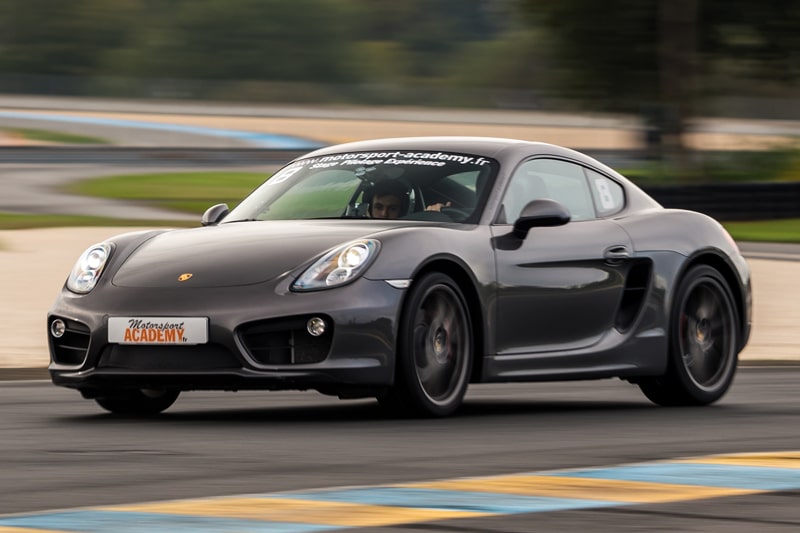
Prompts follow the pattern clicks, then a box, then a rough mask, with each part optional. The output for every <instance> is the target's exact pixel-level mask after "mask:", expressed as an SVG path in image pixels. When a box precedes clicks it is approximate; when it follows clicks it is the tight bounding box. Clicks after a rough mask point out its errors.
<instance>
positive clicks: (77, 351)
mask: <svg viewBox="0 0 800 533" xmlns="http://www.w3.org/2000/svg"><path fill="white" fill-rule="evenodd" d="M56 318H58V317H51V318H50V323H48V324H47V331H48V334H50V333H49V332H50V324H51V323H52V322H53V320H55V319H56ZM61 320H63V321H64V323H65V324H66V325H67V328H66V331H65V332H64V335H62V336H61V337H59V338H55V337H53V335H52V334H50V341H51V342H52V346H53V362H54V363H56V364H59V365H70V366H78V365H81V364H83V361H84V360H85V359H86V352H87V351H88V350H89V340H90V339H91V335H90V333H89V326H87V325H86V324H82V323H80V322H76V321H75V320H67V319H65V318H62V319H61Z"/></svg>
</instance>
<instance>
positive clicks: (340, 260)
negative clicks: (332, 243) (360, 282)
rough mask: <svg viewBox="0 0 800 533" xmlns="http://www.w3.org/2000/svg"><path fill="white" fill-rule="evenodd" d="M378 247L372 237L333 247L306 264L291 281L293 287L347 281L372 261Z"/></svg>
mask: <svg viewBox="0 0 800 533" xmlns="http://www.w3.org/2000/svg"><path fill="white" fill-rule="evenodd" d="M380 247H381V244H380V242H378V241H376V240H374V239H362V240H359V241H353V242H349V243H347V244H345V245H343V246H340V247H338V248H335V249H333V250H331V251H330V252H328V253H327V254H325V255H324V256H323V257H322V258H321V259H319V260H318V261H317V262H315V263H314V264H313V265H311V266H310V267H308V268H307V269H306V270H305V271H304V272H303V273H302V274H301V275H300V277H298V278H297V280H295V282H294V283H293V284H292V289H293V290H296V291H312V290H317V289H329V288H331V287H338V286H340V285H344V284H345V283H350V282H351V281H353V280H354V279H356V278H357V277H358V276H360V275H361V273H362V272H364V270H365V269H366V268H367V267H368V266H369V264H370V263H372V261H373V260H374V259H375V257H376V256H377V255H378V250H379V249H380Z"/></svg>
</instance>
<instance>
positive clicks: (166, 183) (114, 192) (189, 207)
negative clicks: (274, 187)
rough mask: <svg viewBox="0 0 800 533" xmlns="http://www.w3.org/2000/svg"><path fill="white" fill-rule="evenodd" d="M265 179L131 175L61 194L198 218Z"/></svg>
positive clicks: (244, 174)
mask: <svg viewBox="0 0 800 533" xmlns="http://www.w3.org/2000/svg"><path fill="white" fill-rule="evenodd" d="M266 178H267V175H266V174H261V173H256V172H178V173H163V174H133V175H122V176H111V177H106V178H96V179H90V180H84V181H79V182H75V183H71V184H69V185H67V186H66V187H65V188H64V190H65V191H66V192H69V193H71V194H79V195H83V196H97V197H101V198H114V199H119V200H129V201H139V202H144V203H147V204H148V205H152V206H155V207H161V208H165V209H173V210H176V211H182V212H186V213H194V214H198V215H200V214H202V213H203V212H204V211H205V210H206V209H208V208H209V207H211V206H212V205H214V204H218V203H223V202H224V203H226V204H228V205H229V206H230V207H233V206H234V205H236V204H237V203H239V202H240V201H241V200H242V198H244V197H245V196H246V195H247V194H249V193H250V191H252V190H253V189H255V188H256V186H258V185H260V184H261V183H262V182H263V181H264V180H265V179H266Z"/></svg>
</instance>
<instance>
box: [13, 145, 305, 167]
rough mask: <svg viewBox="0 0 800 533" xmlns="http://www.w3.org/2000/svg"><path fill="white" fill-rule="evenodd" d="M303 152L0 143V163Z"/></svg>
mask: <svg viewBox="0 0 800 533" xmlns="http://www.w3.org/2000/svg"><path fill="white" fill-rule="evenodd" d="M306 152H307V151H298V150H277V149H261V148H166V147H149V146H148V147H121V146H120V147H118V146H92V147H88V146H3V147H0V163H24V164H29V163H40V164H57V163H59V164H77V163H94V164H106V165H129V164H140V165H171V164H174V165H186V164H208V163H214V164H230V165H283V164H285V163H287V162H288V161H291V160H292V159H294V158H295V157H299V156H301V155H303V154H304V153H306Z"/></svg>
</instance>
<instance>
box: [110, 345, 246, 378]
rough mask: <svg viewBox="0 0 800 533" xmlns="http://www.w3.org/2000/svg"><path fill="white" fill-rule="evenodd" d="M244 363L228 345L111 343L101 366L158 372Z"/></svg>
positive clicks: (192, 369) (186, 370)
mask: <svg viewBox="0 0 800 533" xmlns="http://www.w3.org/2000/svg"><path fill="white" fill-rule="evenodd" d="M241 367H242V364H241V362H239V360H238V359H237V358H236V356H235V355H234V354H232V353H231V352H230V351H229V350H227V349H226V348H225V347H224V346H221V345H219V344H198V345H195V346H159V345H133V344H130V345H129V344H109V345H108V346H106V347H105V349H103V352H102V354H101V355H100V360H99V361H98V363H97V368H116V369H124V370H138V371H144V372H147V371H154V372H159V371H163V372H194V371H204V370H225V369H235V368H241Z"/></svg>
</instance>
